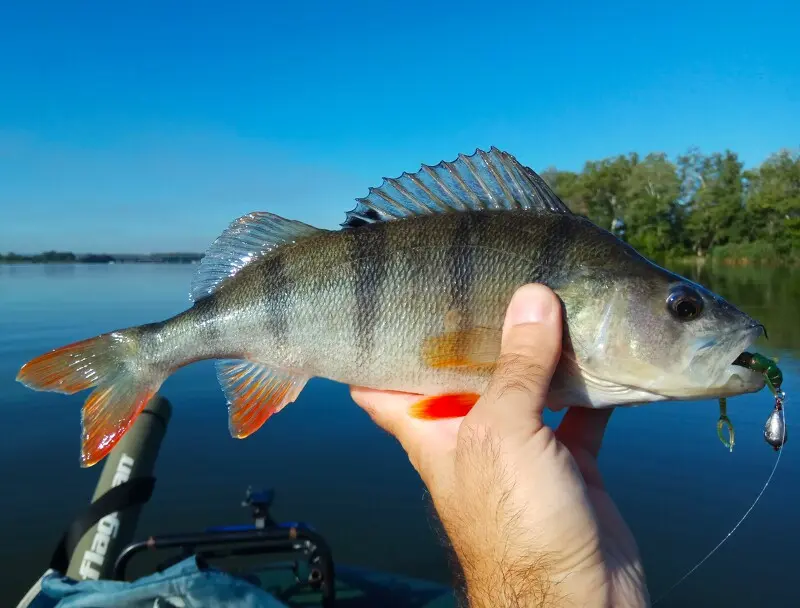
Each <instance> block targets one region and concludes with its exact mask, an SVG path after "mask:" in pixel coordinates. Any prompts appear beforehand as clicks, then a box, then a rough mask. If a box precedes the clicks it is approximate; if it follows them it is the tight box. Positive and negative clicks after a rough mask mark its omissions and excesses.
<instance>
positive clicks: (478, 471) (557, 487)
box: [351, 285, 650, 608]
mask: <svg viewBox="0 0 800 608" xmlns="http://www.w3.org/2000/svg"><path fill="white" fill-rule="evenodd" d="M561 335H562V324H561V306H560V302H559V300H558V298H557V297H556V296H555V294H554V293H553V292H552V291H550V290H549V289H547V288H546V287H543V286H541V285H526V286H524V287H522V288H521V289H520V290H518V291H517V292H516V293H515V295H514V297H513V298H512V300H511V302H510V304H509V306H508V309H507V314H506V319H505V324H504V327H503V341H502V351H501V356H500V359H499V361H498V364H497V366H496V368H495V371H494V374H493V376H492V379H491V381H490V383H489V386H488V388H487V390H486V391H485V392H484V394H483V396H482V397H481V398H480V399H479V400H478V402H477V403H476V404H475V406H474V407H473V408H472V410H471V411H470V412H469V414H467V416H466V417H464V418H458V419H446V420H435V421H430V420H419V419H416V418H412V417H411V416H409V414H408V410H409V407H410V406H411V405H412V404H413V403H415V402H416V401H418V400H419V399H420V398H421V397H420V396H419V395H412V394H408V393H397V392H384V391H376V390H371V389H365V388H359V387H353V388H352V389H351V394H352V396H353V399H354V400H355V402H356V403H357V404H358V405H360V406H361V407H362V408H364V409H365V410H366V411H367V413H368V414H369V415H370V416H371V417H372V419H373V420H374V421H375V422H376V423H377V424H378V425H379V426H380V427H382V428H383V429H384V430H386V431H387V432H389V433H390V434H392V435H393V436H395V437H396V438H397V440H398V441H399V442H400V444H401V445H402V446H403V448H404V449H405V451H406V452H407V453H408V456H409V459H410V460H411V463H412V464H413V466H414V467H415V468H416V470H417V471H418V472H419V474H420V476H421V478H422V480H423V482H424V483H425V485H426V486H427V488H428V491H429V492H430V495H431V499H432V501H433V505H434V508H435V509H436V511H437V513H438V515H439V518H440V519H441V522H442V525H443V527H444V530H445V532H446V533H447V535H448V537H449V540H450V543H451V545H452V548H453V550H454V552H455V555H456V556H457V558H458V561H459V566H460V568H461V571H462V574H463V579H464V584H465V587H466V589H465V592H466V597H467V600H468V602H469V606H471V607H485V606H486V607H488V606H493V607H495V608H497V607H514V608H516V607H517V606H548V607H549V606H614V607H618V606H646V605H649V601H650V599H649V595H648V591H647V586H646V583H645V575H644V571H643V568H642V563H641V559H640V557H639V552H638V548H637V546H636V542H635V540H634V538H633V535H632V534H631V532H630V530H629V529H628V526H627V525H626V524H625V522H624V520H623V519H622V517H621V515H620V513H619V511H618V510H617V508H616V506H615V505H614V503H613V501H612V500H611V497H610V496H609V495H608V493H607V492H606V489H605V487H604V485H603V481H602V479H601V475H600V471H599V468H598V466H597V455H598V452H599V450H600V446H601V443H602V439H603V434H604V432H605V428H606V424H607V422H608V419H609V416H610V414H611V410H610V409H606V410H591V409H587V408H581V407H575V408H571V409H569V410H568V411H567V413H566V414H565V416H564V418H563V420H562V422H561V424H560V425H559V427H558V429H557V430H555V431H553V430H552V429H550V428H549V427H548V426H546V425H545V424H544V422H543V420H542V412H543V410H544V408H545V406H546V403H545V398H546V395H547V392H548V387H549V384H550V379H551V377H552V374H553V372H554V370H555V366H556V364H557V362H558V359H559V357H560V353H561Z"/></svg>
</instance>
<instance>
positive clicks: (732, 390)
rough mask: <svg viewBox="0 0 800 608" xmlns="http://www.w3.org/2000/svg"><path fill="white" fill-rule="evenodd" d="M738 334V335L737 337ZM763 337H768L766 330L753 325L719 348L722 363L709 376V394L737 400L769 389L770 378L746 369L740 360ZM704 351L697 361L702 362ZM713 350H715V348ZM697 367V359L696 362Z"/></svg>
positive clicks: (700, 352) (697, 357)
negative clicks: (747, 394) (767, 386)
mask: <svg viewBox="0 0 800 608" xmlns="http://www.w3.org/2000/svg"><path fill="white" fill-rule="evenodd" d="M737 334H738V335H737ZM762 334H766V328H765V327H764V326H763V325H762V324H760V323H753V324H751V325H750V326H748V327H747V328H746V329H745V330H744V331H741V330H740V331H739V332H737V333H736V334H734V335H733V336H731V339H730V341H729V342H728V343H727V344H724V345H715V346H716V349H719V351H720V353H721V354H719V355H718V354H714V355H713V356H714V357H717V356H720V359H719V361H720V364H719V365H718V366H717V367H716V369H714V368H713V367H712V369H711V370H709V371H711V374H709V376H707V378H710V379H711V381H710V382H709V383H708V386H707V390H706V391H705V394H706V395H708V396H714V397H733V396H736V395H742V394H744V393H754V392H758V391H760V390H761V389H762V388H764V386H766V379H765V378H764V374H762V373H761V372H756V371H753V370H752V369H750V368H748V367H744V366H743V365H741V364H740V363H741V362H739V363H737V361H738V360H739V358H740V357H741V356H742V354H743V353H745V352H746V351H747V350H748V349H749V348H750V346H752V345H753V344H754V343H755V342H756V340H758V338H759V337H761V335H762ZM702 350H703V349H702V348H701V349H700V350H699V351H698V353H697V356H696V357H695V359H700V360H702ZM712 350H713V347H712ZM693 364H694V360H693Z"/></svg>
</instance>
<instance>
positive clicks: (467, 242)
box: [448, 213, 488, 329]
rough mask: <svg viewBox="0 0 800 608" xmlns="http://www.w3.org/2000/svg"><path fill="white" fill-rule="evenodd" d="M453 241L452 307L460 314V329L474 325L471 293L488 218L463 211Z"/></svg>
mask: <svg viewBox="0 0 800 608" xmlns="http://www.w3.org/2000/svg"><path fill="white" fill-rule="evenodd" d="M455 218H456V225H455V229H454V230H453V234H452V240H451V242H450V251H449V252H448V258H449V260H450V269H449V275H450V310H451V311H455V312H456V313H458V315H457V317H456V318H457V319H458V321H459V323H458V328H459V329H465V328H468V327H471V324H472V319H471V314H470V296H471V294H472V286H473V282H474V281H475V264H476V262H477V259H476V258H477V249H476V248H477V247H478V246H479V245H480V243H481V241H482V237H483V234H484V232H485V223H486V221H487V219H488V217H487V215H486V214H484V213H460V214H458V215H457V216H455Z"/></svg>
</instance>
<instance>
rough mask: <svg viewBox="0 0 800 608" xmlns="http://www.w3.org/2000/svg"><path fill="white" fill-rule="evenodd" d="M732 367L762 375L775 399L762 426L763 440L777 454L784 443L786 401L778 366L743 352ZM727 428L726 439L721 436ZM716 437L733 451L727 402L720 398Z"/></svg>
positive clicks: (762, 356) (770, 361)
mask: <svg viewBox="0 0 800 608" xmlns="http://www.w3.org/2000/svg"><path fill="white" fill-rule="evenodd" d="M733 364H734V365H741V366H742V367H746V368H748V369H751V370H753V371H755V372H759V373H761V374H764V379H765V380H766V383H767V386H768V387H769V390H770V391H771V392H772V394H773V396H774V397H775V407H774V408H773V410H772V414H770V416H769V418H767V422H766V424H764V440H765V441H766V442H767V443H768V444H769V445H771V446H772V448H773V449H774V450H775V451H776V452H777V451H778V450H780V449H781V448H782V447H783V445H784V444H785V443H786V440H787V435H786V419H785V416H784V413H783V402H784V401H785V399H786V393H784V392H783V391H782V390H781V384H783V373H782V372H781V370H780V368H778V364H777V363H776V362H775V361H773V360H772V359H768V358H767V357H765V356H764V355H760V354H758V353H748V352H744V353H742V354H741V355H739V356H738V357H737V358H736V361H734V362H733ZM726 426H727V428H728V439H727V440H726V439H725V437H724V436H723V429H724V428H725V427H726ZM717 436H718V437H719V440H720V441H721V442H722V443H723V444H724V445H725V447H727V448H728V449H730V450H731V451H733V444H734V440H735V434H734V429H733V423H732V422H731V420H730V418H728V413H727V400H726V399H725V397H721V398H720V400H719V420H717Z"/></svg>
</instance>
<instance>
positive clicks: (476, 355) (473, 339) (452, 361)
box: [422, 327, 502, 371]
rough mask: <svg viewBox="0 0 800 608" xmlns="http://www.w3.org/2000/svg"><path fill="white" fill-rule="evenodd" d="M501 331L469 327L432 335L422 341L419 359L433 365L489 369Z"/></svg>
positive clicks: (495, 355) (497, 352) (495, 358)
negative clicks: (420, 357)
mask: <svg viewBox="0 0 800 608" xmlns="http://www.w3.org/2000/svg"><path fill="white" fill-rule="evenodd" d="M501 338H502V332H501V331H500V330H499V329H491V328H489V327H473V328H471V329H468V330H464V331H451V332H446V333H443V334H440V335H438V336H432V337H430V338H428V339H426V340H425V342H423V345H422V360H423V361H424V362H425V364H426V365H428V366H430V367H435V368H467V369H476V370H478V369H485V370H489V371H491V370H492V369H493V368H494V366H495V363H496V362H497V357H498V356H499V355H500V341H501Z"/></svg>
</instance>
